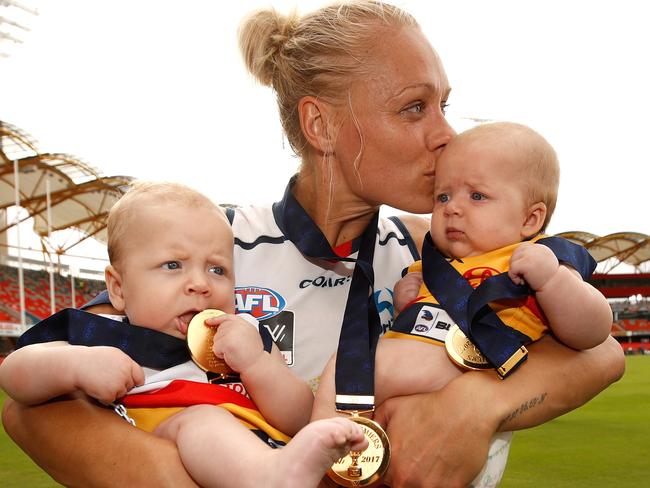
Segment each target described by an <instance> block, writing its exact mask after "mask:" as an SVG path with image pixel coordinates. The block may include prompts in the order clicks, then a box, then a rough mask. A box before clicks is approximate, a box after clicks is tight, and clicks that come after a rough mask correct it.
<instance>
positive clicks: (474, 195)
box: [470, 191, 485, 200]
mask: <svg viewBox="0 0 650 488" xmlns="http://www.w3.org/2000/svg"><path fill="white" fill-rule="evenodd" d="M470 198H471V199H472V200H485V195H483V194H482V193H479V192H477V191H473V192H472V194H471V195H470Z"/></svg>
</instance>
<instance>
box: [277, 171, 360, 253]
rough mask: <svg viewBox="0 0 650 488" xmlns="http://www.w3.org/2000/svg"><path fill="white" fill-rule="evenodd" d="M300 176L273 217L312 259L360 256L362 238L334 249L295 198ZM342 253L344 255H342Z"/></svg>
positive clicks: (291, 239) (294, 178) (294, 179)
mask: <svg viewBox="0 0 650 488" xmlns="http://www.w3.org/2000/svg"><path fill="white" fill-rule="evenodd" d="M296 176H297V175H294V176H293V177H292V178H291V180H289V184H288V185H287V188H286V189H285V191H284V196H283V197H282V200H280V201H279V202H276V203H274V204H273V216H274V218H275V222H276V223H277V225H278V227H279V228H280V230H281V231H282V233H283V234H284V235H285V236H286V237H287V238H288V239H289V240H290V241H291V242H293V243H294V244H295V245H296V247H297V248H298V249H299V250H300V252H302V253H303V254H305V255H307V256H310V257H320V258H323V259H329V260H334V261H340V260H341V258H346V257H348V256H350V255H352V254H354V253H356V252H357V251H358V250H359V246H360V244H361V236H359V237H356V238H355V239H353V240H352V241H350V242H351V244H348V243H343V244H341V245H339V246H337V247H336V249H334V250H333V249H332V247H331V246H330V244H329V242H327V239H326V238H325V236H324V235H323V233H322V232H321V230H320V229H319V228H318V226H317V225H316V223H315V222H314V221H313V220H312V218H311V217H310V216H309V214H308V213H307V211H306V210H305V209H304V208H303V207H302V205H300V203H298V200H296V197H294V196H293V192H292V188H293V185H294V184H295V182H296ZM340 252H342V253H341V254H339V253H340Z"/></svg>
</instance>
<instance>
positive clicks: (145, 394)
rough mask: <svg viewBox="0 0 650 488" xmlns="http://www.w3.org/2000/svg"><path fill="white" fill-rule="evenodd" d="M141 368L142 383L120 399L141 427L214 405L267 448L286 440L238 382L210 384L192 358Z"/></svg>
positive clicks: (130, 415) (146, 428)
mask: <svg viewBox="0 0 650 488" xmlns="http://www.w3.org/2000/svg"><path fill="white" fill-rule="evenodd" d="M143 370H144V373H145V384H144V385H143V386H139V387H136V388H133V389H132V390H130V391H129V393H128V395H127V396H126V397H124V398H122V400H121V402H122V404H123V405H124V406H125V407H126V409H127V415H128V416H129V417H130V418H131V419H132V420H133V421H134V422H135V425H136V426H137V427H139V428H140V429H142V430H145V431H148V432H151V431H153V430H154V429H155V428H156V427H157V426H158V425H159V424H160V423H161V422H162V421H164V420H165V419H167V418H168V417H170V416H172V415H174V414H175V413H178V412H180V411H181V410H182V409H183V408H186V407H189V406H191V405H218V406H220V407H221V408H225V409H226V410H228V411H229V412H230V413H231V414H233V415H234V416H235V417H236V418H237V419H238V420H239V421H240V422H242V423H243V424H244V425H245V426H246V427H248V428H249V429H250V430H251V431H252V432H253V433H255V434H256V435H257V436H258V437H260V438H261V439H262V440H264V441H265V442H266V443H267V444H268V445H270V446H271V447H278V446H282V445H284V444H286V443H287V442H288V441H289V437H288V436H287V435H285V434H283V433H282V432H280V431H279V430H277V429H275V428H274V427H273V426H271V425H270V424H269V423H268V422H266V420H264V418H263V417H262V414H261V413H260V412H259V411H258V410H257V407H256V406H255V404H254V403H253V402H252V400H251V399H250V397H249V396H248V395H247V394H246V389H245V387H244V385H243V384H242V383H240V382H229V383H223V384H212V383H210V382H209V379H208V377H207V375H206V373H205V372H204V371H202V370H201V369H199V368H198V367H197V366H196V365H195V364H194V363H193V362H192V361H187V362H185V363H181V364H178V365H176V366H173V367H171V368H167V369H164V370H162V371H159V370H155V369H150V368H143Z"/></svg>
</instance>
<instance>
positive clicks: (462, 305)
mask: <svg viewBox="0 0 650 488" xmlns="http://www.w3.org/2000/svg"><path fill="white" fill-rule="evenodd" d="M536 244H541V245H545V246H547V247H549V248H550V249H551V250H552V251H553V252H554V253H555V255H556V256H557V258H558V261H559V262H561V263H565V264H568V265H570V266H572V267H573V268H574V269H576V270H577V271H578V273H580V275H581V276H582V277H583V279H587V278H589V276H590V275H591V273H592V272H593V270H594V269H595V268H596V262H595V261H594V259H593V258H592V257H591V255H590V254H589V253H588V252H587V250H586V249H585V248H584V247H582V246H579V245H577V244H574V243H572V242H570V241H568V240H566V239H562V238H559V237H547V238H543V239H540V240H538V241H536ZM422 274H423V277H424V282H425V284H426V286H427V287H428V288H429V291H431V293H432V294H433V295H434V296H435V297H436V299H437V300H438V302H439V303H440V305H442V307H443V308H444V309H445V310H446V311H447V313H448V314H449V315H450V316H451V317H452V318H453V319H454V321H455V322H456V324H457V325H458V327H459V328H460V329H461V330H462V331H463V333H464V334H465V335H466V336H467V337H468V338H469V339H470V340H471V341H472V342H473V343H474V344H475V345H476V346H477V347H478V349H479V350H480V351H481V353H482V354H483V355H484V356H485V357H486V358H487V359H488V361H490V363H492V365H493V366H494V367H495V368H496V369H497V372H498V373H499V376H501V377H502V378H505V377H506V376H508V375H509V374H511V373H512V372H513V371H515V369H517V368H518V367H519V366H520V365H521V364H523V362H524V361H525V360H526V359H527V357H528V354H527V352H526V351H525V348H524V349H523V352H522V346H523V345H524V344H528V343H529V342H531V339H530V337H528V336H527V335H525V334H523V333H521V332H519V331H518V330H515V329H513V328H512V327H509V326H507V325H506V324H504V323H503V322H502V321H501V319H500V318H499V317H498V315H497V314H496V313H495V312H494V311H493V310H492V308H491V307H490V306H489V303H490V302H494V301H497V300H505V299H520V298H525V297H526V296H529V295H533V294H534V292H533V290H531V289H530V287H529V286H528V285H525V284H523V285H516V284H515V283H514V282H513V281H512V280H511V279H510V277H509V276H508V274H507V273H501V274H499V275H496V276H492V277H490V278H488V279H486V280H485V281H484V282H483V283H481V285H480V286H478V287H477V288H476V289H475V290H474V289H473V288H472V287H471V285H470V284H469V283H468V282H467V281H466V280H465V278H463V277H462V275H461V274H460V273H458V271H457V270H456V269H454V267H453V266H452V265H451V264H450V263H449V262H448V261H447V259H446V258H445V257H444V256H443V255H442V254H441V253H440V251H438V250H437V249H436V248H435V246H434V244H433V241H432V239H431V235H430V234H429V233H427V235H426V238H425V240H424V244H423V247H422Z"/></svg>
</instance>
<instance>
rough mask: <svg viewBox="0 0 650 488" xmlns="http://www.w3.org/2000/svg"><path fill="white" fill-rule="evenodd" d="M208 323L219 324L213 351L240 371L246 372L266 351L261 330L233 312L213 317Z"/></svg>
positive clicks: (211, 324)
mask: <svg viewBox="0 0 650 488" xmlns="http://www.w3.org/2000/svg"><path fill="white" fill-rule="evenodd" d="M205 323H206V324H207V325H210V326H214V327H216V326H218V329H217V332H216V333H215V334H214V343H213V346H212V352H214V354H215V356H217V357H218V358H221V359H223V360H224V361H225V362H226V364H227V365H228V366H230V367H231V368H232V369H233V370H235V371H236V372H238V373H244V372H245V371H246V370H247V369H248V368H249V367H250V366H252V365H253V364H254V363H255V362H256V361H257V360H258V359H259V358H260V357H261V356H262V354H263V353H264V345H263V344H262V338H261V337H260V334H259V332H258V331H257V330H256V329H255V327H253V326H252V325H251V324H250V323H249V322H247V321H246V320H244V319H243V318H241V317H238V316H237V315H233V314H224V315H220V316H218V317H212V318H209V319H207V320H206V321H205Z"/></svg>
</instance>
